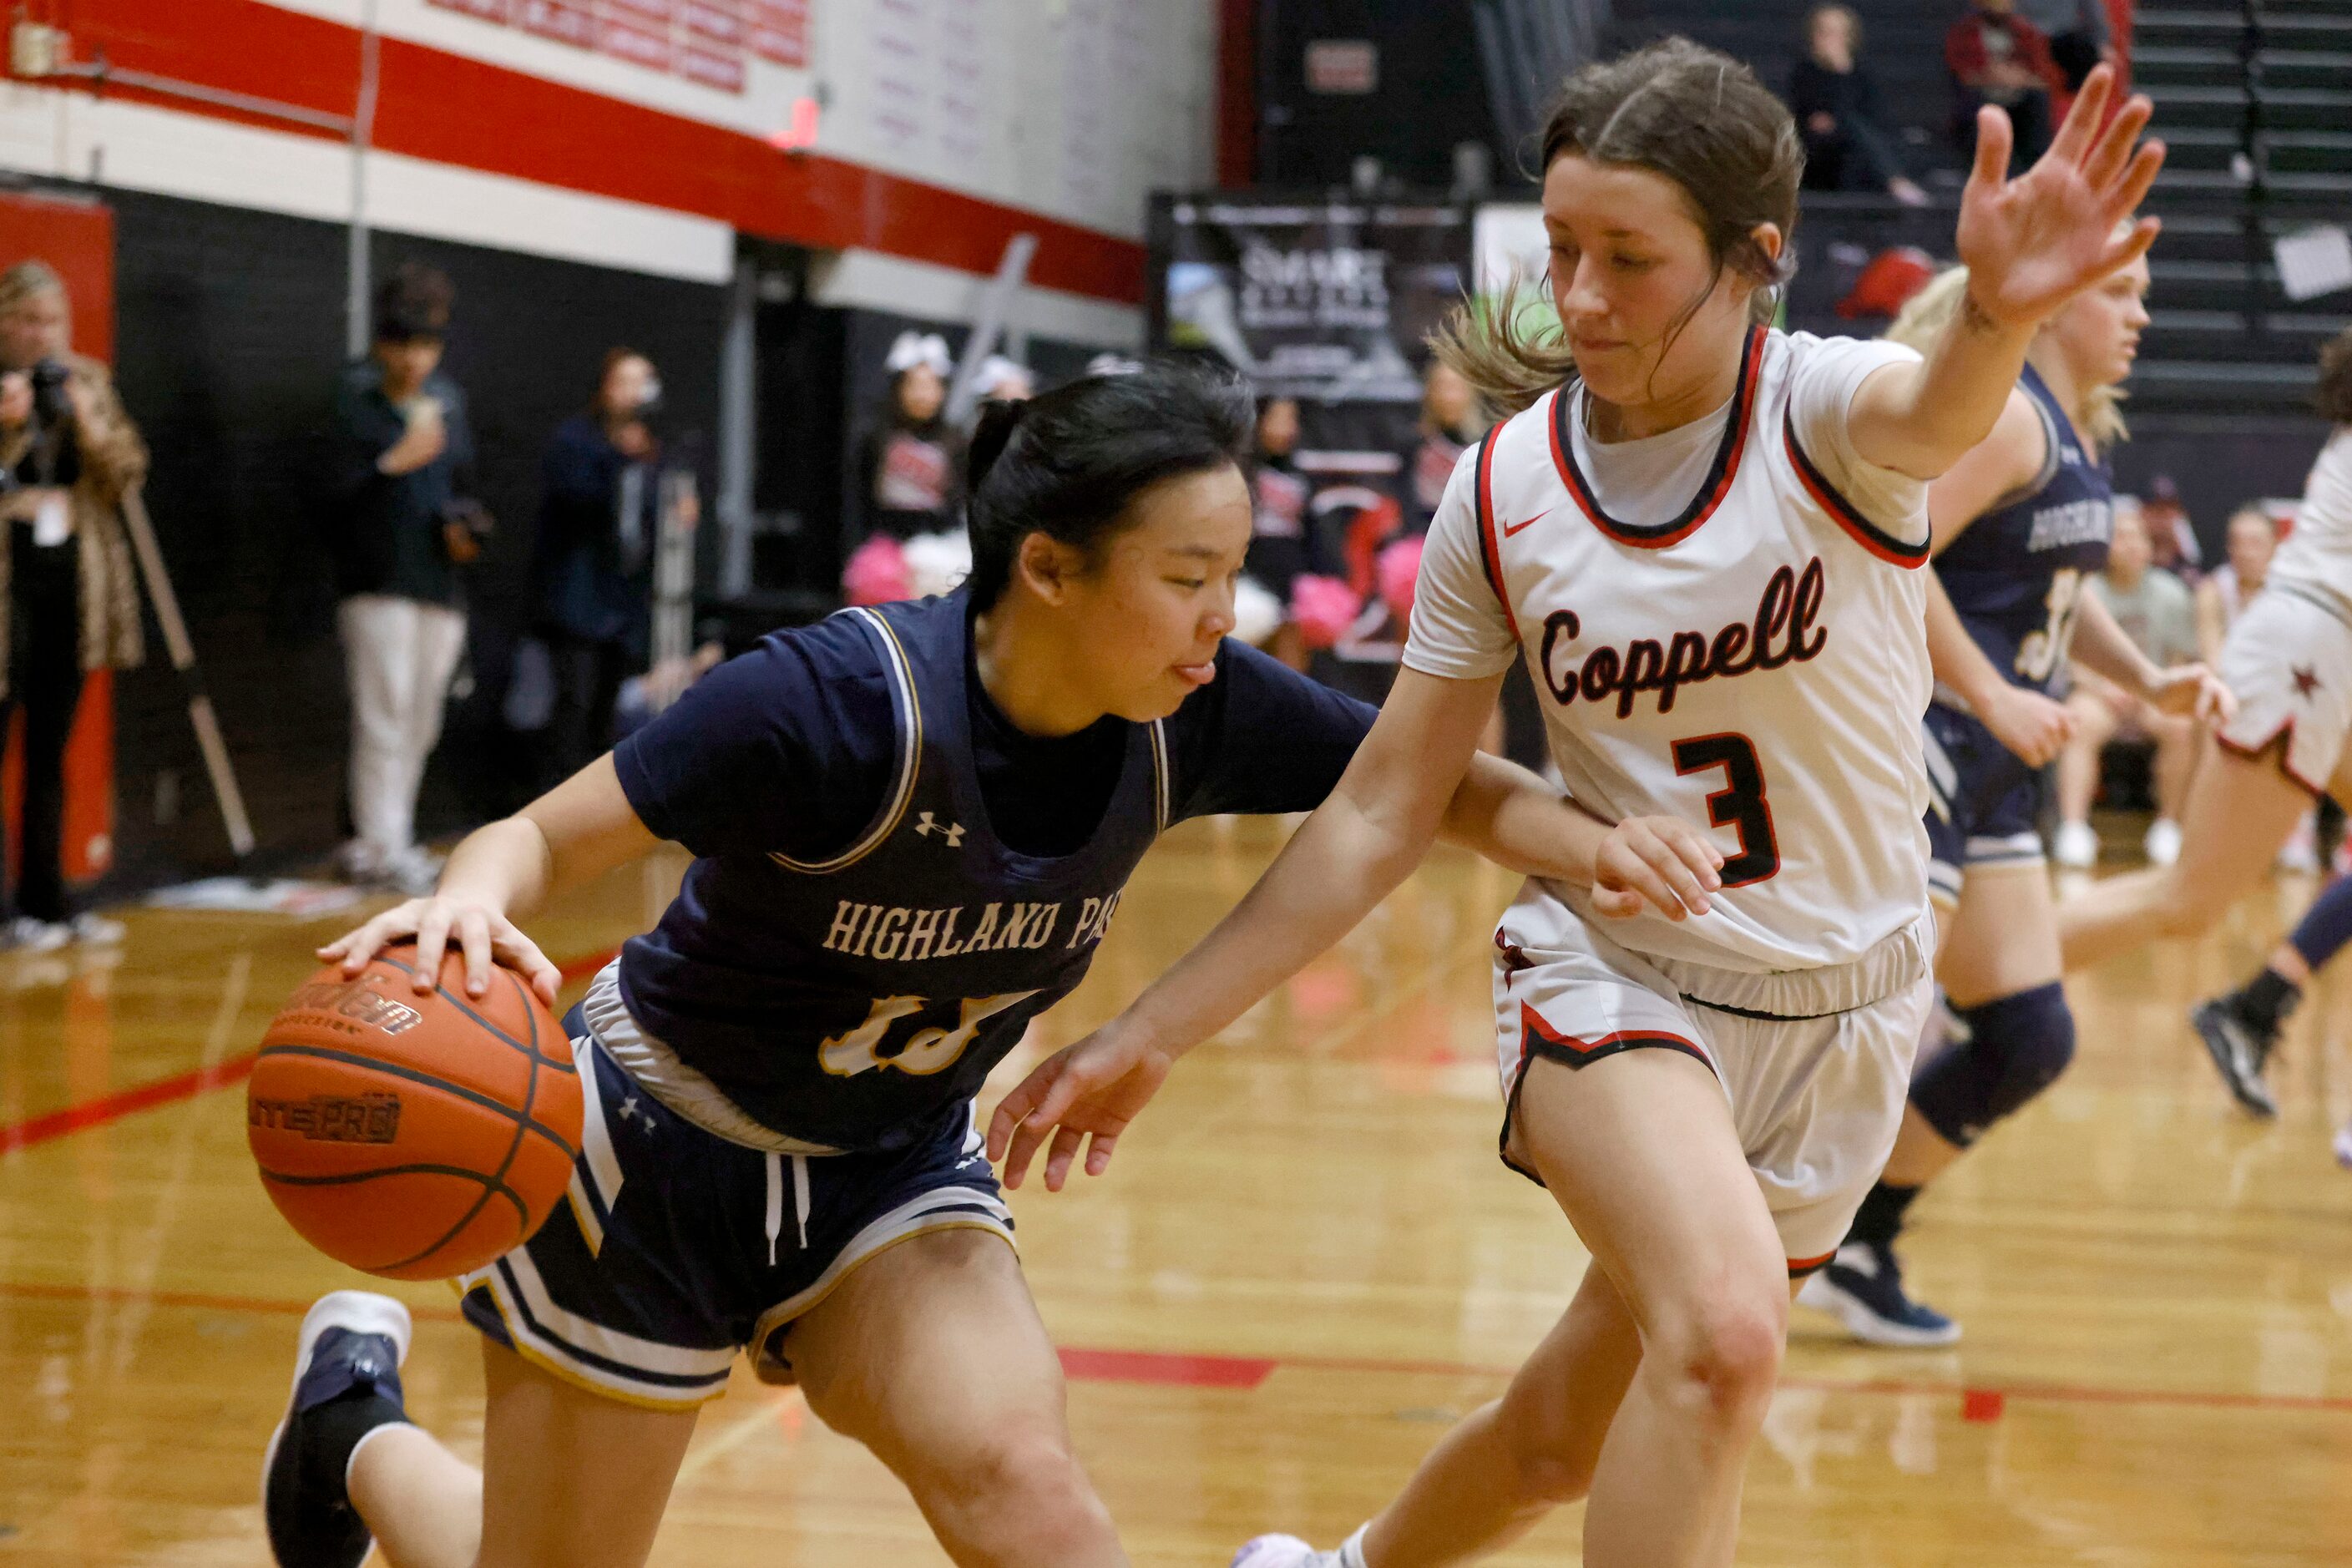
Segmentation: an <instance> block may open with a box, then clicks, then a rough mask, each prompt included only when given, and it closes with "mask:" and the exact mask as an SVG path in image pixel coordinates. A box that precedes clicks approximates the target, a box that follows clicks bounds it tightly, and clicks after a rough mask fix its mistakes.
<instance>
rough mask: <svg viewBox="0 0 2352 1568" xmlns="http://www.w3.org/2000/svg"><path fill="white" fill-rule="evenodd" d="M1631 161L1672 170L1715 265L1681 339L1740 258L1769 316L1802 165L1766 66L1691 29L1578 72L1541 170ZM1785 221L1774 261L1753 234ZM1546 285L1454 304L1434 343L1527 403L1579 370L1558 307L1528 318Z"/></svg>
mask: <svg viewBox="0 0 2352 1568" xmlns="http://www.w3.org/2000/svg"><path fill="white" fill-rule="evenodd" d="M1571 153H1573V154H1576V155H1578V156H1580V157H1584V158H1589V159H1591V161H1592V162H1594V163H1610V164H1614V165H1616V166H1618V167H1620V168H1634V169H1647V170H1648V171H1650V172H1651V173H1652V174H1657V175H1660V176H1662V177H1664V178H1665V179H1667V180H1671V181H1672V182H1674V184H1675V185H1677V186H1679V187H1680V188H1681V190H1682V193H1683V195H1684V196H1685V198H1686V199H1687V200H1688V202H1689V204H1690V209H1691V216H1692V217H1693V218H1694V219H1696V222H1697V223H1698V226H1699V227H1700V228H1701V229H1702V230H1703V231H1705V233H1706V247H1707V253H1708V255H1709V256H1711V257H1712V258H1714V261H1715V273H1714V276H1713V277H1711V278H1709V279H1707V287H1706V292H1703V293H1701V294H1700V295H1699V296H1698V297H1697V298H1696V299H1694V300H1692V301H1691V302H1690V306H1689V308H1688V309H1687V310H1685V311H1684V312H1683V314H1682V316H1681V318H1680V319H1679V320H1677V321H1675V324H1674V327H1673V328H1672V329H1671V330H1670V331H1668V332H1667V334H1666V341H1667V342H1668V343H1670V344H1671V343H1672V342H1674V340H1675V337H1676V336H1678V335H1680V333H1681V331H1682V330H1683V327H1684V326H1685V324H1686V323H1687V322H1688V321H1690V319H1691V317H1692V316H1694V315H1696V314H1697V312H1698V309H1699V307H1700V306H1701V305H1702V304H1704V303H1706V296H1707V294H1709V293H1712V292H1713V291H1714V289H1715V286H1716V284H1717V282H1718V281H1720V280H1721V279H1722V277H1723V274H1724V271H1725V269H1727V268H1729V269H1731V270H1733V271H1737V272H1739V273H1741V274H1743V275H1744V276H1746V277H1748V279H1752V280H1753V281H1754V282H1755V283H1756V284H1757V286H1758V287H1757V292H1756V295H1755V297H1754V299H1753V300H1751V301H1750V302H1749V310H1750V312H1751V313H1752V314H1753V316H1754V318H1755V319H1756V320H1757V321H1759V322H1761V321H1770V320H1771V319H1772V315H1773V312H1774V310H1776V309H1777V307H1778V305H1779V302H1780V301H1779V298H1778V292H1779V289H1780V285H1781V284H1783V283H1786V282H1787V281H1788V280H1789V279H1790V277H1791V276H1792V275H1793V274H1794V272H1795V270H1796V268H1795V262H1794V259H1793V253H1792V252H1791V251H1790V248H1789V247H1788V246H1787V245H1786V243H1785V241H1787V240H1788V239H1789V238H1790V237H1791V236H1793V234H1794V233H1795V230H1796V226H1797V186H1798V184H1799V182H1800V181H1801V179H1802V178H1803V175H1804V171H1805V149H1804V143H1803V142H1801V140H1799V138H1798V136H1797V126H1796V121H1793V120H1791V119H1790V117H1789V111H1788V110H1787V109H1786V108H1785V107H1783V106H1782V104H1781V102H1780V100H1779V99H1777V98H1775V97H1773V96H1772V94H1771V93H1770V92H1769V91H1767V90H1766V89H1765V87H1764V84H1763V83H1761V82H1759V81H1758V80H1757V79H1756V73H1755V72H1754V71H1751V70H1749V69H1748V68H1747V67H1746V66H1744V65H1741V64H1740V63H1739V62H1738V60H1735V59H1733V58H1731V57H1730V56H1728V55H1725V54H1719V53H1717V51H1715V50H1713V49H1708V48H1702V47H1699V46H1698V45H1696V44H1694V43H1692V42H1691V41H1690V40H1689V39H1688V38H1668V39H1666V40H1664V42H1663V43H1656V44H1652V45H1651V46H1650V47H1647V48H1644V49H1639V50H1636V51H1635V52H1634V53H1633V54H1630V55H1622V56H1620V57H1619V58H1616V59H1613V60H1603V61H1600V62H1598V63H1596V64H1593V65H1589V66H1586V67H1585V68H1583V69H1581V70H1580V71H1578V72H1577V73H1576V74H1575V75H1573V76H1571V77H1570V78H1569V79H1568V82H1567V85H1566V86H1564V87H1563V88H1561V89H1560V95H1559V100H1558V101H1557V102H1556V103H1555V104H1554V105H1553V107H1552V111H1551V118H1550V119H1549V121H1546V122H1545V125H1544V131H1543V144H1542V162H1541V163H1540V164H1539V165H1538V174H1539V176H1540V174H1543V173H1549V170H1550V168H1551V166H1552V164H1553V163H1555V162H1557V161H1558V160H1559V159H1560V158H1563V157H1566V156H1568V155H1570V154H1571ZM1768 223H1769V224H1776V225H1778V226H1780V234H1781V237H1782V239H1783V241H1784V244H1783V247H1782V249H1781V253H1780V258H1779V259H1778V260H1776V259H1774V258H1772V257H1771V256H1769V255H1767V254H1766V253H1765V251H1764V248H1763V247H1761V246H1759V244H1757V242H1756V233H1755V231H1756V229H1757V227H1758V226H1759V225H1763V224H1768ZM1538 292H1539V291H1538V289H1537V286H1536V284H1535V282H1534V280H1533V279H1528V278H1527V277H1525V276H1524V275H1522V276H1516V277H1514V278H1513V279H1511V281H1510V283H1509V285H1508V286H1507V287H1506V288H1505V289H1504V290H1503V292H1502V295H1501V296H1500V297H1499V298H1498V299H1496V300H1492V301H1489V302H1486V304H1484V305H1477V304H1465V305H1463V306H1460V307H1457V308H1456V309H1455V310H1454V312H1453V313H1452V314H1451V315H1450V316H1448V317H1447V319H1446V321H1445V322H1444V325H1443V326H1441V327H1439V328H1438V329H1437V331H1434V332H1433V333H1432V334H1431V335H1430V346H1431V347H1432V348H1433V349H1435V350H1436V352H1437V353H1438V354H1439V356H1440V357H1441V358H1443V359H1444V361H1445V363H1448V364H1450V365H1452V366H1453V367H1454V369H1455V370H1457V371H1459V372H1461V373H1462V374H1463V375H1464V376H1465V378H1466V379H1467V380H1468V381H1469V383H1470V384H1471V385H1473V386H1475V387H1476V388H1477V389H1478V391H1479V392H1480V393H1481V394H1482V395H1485V396H1486V399H1487V400H1488V401H1489V402H1490V403H1492V404H1494V405H1496V406H1497V407H1500V408H1503V409H1505V410H1507V411H1510V412H1517V410H1519V409H1522V408H1525V407H1527V406H1528V405H1530V404H1532V403H1534V402H1535V400H1536V399H1537V398H1538V397H1540V396H1542V395H1544V394H1545V393H1547V392H1549V391H1550V390H1551V389H1552V388H1553V387H1555V386H1558V385H1559V384H1561V383H1563V382H1565V381H1567V380H1569V379H1570V378H1571V377H1572V376H1574V374H1576V361H1575V358H1574V356H1573V355H1572V354H1570V353H1569V350H1568V345H1567V344H1566V343H1565V342H1562V341H1561V340H1560V337H1559V319H1558V316H1557V315H1556V314H1555V313H1553V312H1550V311H1546V312H1545V315H1547V316H1549V318H1550V325H1549V327H1541V326H1538V327H1536V328H1534V329H1530V328H1529V327H1528V325H1527V321H1526V317H1527V315H1528V311H1529V309H1530V307H1531V306H1532V305H1533V304H1535V303H1536V300H1534V299H1532V298H1530V296H1533V295H1537V294H1538Z"/></svg>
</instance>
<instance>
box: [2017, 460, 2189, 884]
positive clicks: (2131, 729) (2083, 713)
mask: <svg viewBox="0 0 2352 1568" xmlns="http://www.w3.org/2000/svg"><path fill="white" fill-rule="evenodd" d="M2128 499H2129V498H2127V497H2121V496H2119V497H2117V498H2116V531H2115V537H2114V539H2113V541H2112V542H2110V543H2109V544H2108V546H2107V568H2106V570H2105V572H2102V573H2100V574H2098V575H2097V576H2095V577H2093V578H2091V579H2090V580H2089V581H2088V582H2087V583H2085V584H2084V585H2083V586H2084V592H2086V593H2092V594H2096V595H2098V596H2099V598H2100V600H2101V601H2102V602H2103V603H2105V605H2106V607H2107V611H2108V613H2109V614H2110V615H2112V616H2115V618H2116V626H2120V627H2122V628H2123V633H2124V635H2125V636H2126V637H2129V638H2130V639H2131V640H2132V645H2133V646H2134V647H2137V648H2138V649H2139V650H2140V652H2142V653H2144V654H2146V655H2147V657H2148V658H2150V659H2152V660H2153V661H2155V663H2156V665H2157V666H2158V668H2171V667H2172V666H2174V665H2177V664H2185V663H2187V662H2188V661H2189V660H2190V659H2193V658H2196V657H2197V610H2196V604H2195V600H2194V598H2193V596H2192V595H2190V593H2189V585H2188V584H2185V583H2183V582H2182V581H2181V580H2180V579H2179V578H2178V577H2176V576H2174V575H2173V574H2171V573H2169V572H2167V571H2166V570H2164V568H2162V567H2160V566H2158V565H2155V564H2153V562H2152V552H2151V551H2150V550H2149V547H2148V537H2147V523H2146V521H2144V520H2143V518H2142V517H2141V514H2140V509H2139V508H2138V507H2137V506H2136V505H2126V501H2127V500H2128ZM2066 709H2067V711H2068V712H2069V713H2070V714H2072V715H2073V716H2074V735H2073V737H2072V738H2071V739H2070V740H2068V741H2067V742H2066V748H2065V750H2064V751H2063V752H2059V753H2058V838H2057V842H2056V843H2055V844H2054V845H2053V847H2052V856H2053V858H2054V859H2055V860H2056V861H2057V862H2058V864H2060V865H2061V866H2068V867H2074V868H2084V867H2088V866H2092V865H2095V864H2096V863H2097V861H2098V858H2099V838H2098V835H2097V834H2096V833H2095V832H2093V831H2092V828H2091V797H2092V796H2093V795H2096V794H2097V793H2098V788H2099V753H2100V752H2101V751H2102V750H2103V749H2104V748H2105V746H2106V744H2107V742H2110V741H2117V740H2148V741H2153V742H2156V768H2155V774H2156V776H2155V785H2156V820H2155V821H2154V822H2153V823H2151V824H2149V825H2148V829H2147V838H2146V840H2145V842H2144V845H2143V847H2144V848H2145V849H2146V850H2147V858H2148V861H2149V863H2150V864H2152V865H2157V866H2169V865H2171V864H2172V863H2173V862H2174V861H2175V860H2177V859H2179V858H2180V821H2179V818H2180V805H2181V803H2182V802H2183V801H2184V800H2186V799H2187V798H2188V795H2189V775H2190V774H2191V773H2194V772H2195V771H2196V766H2197V722H2196V721H2195V720H2193V719H2190V718H2188V717H2186V716H2176V715H2173V714H2168V713H2159V712H2158V711H2157V710H2156V709H2155V708H2154V707H2152V706H2150V705H2149V704H2148V703H2147V702H2145V701H2143V700H2140V699H2139V698H2137V697H2134V696H2131V695H2130V694H2128V693H2126V691H2125V690H2124V689H2122V688H2121V687H2119V686H2116V684H2114V683H2113V682H2112V681H2109V680H2106V679H2103V678H2101V677H2099V676H2096V675H2094V674H2092V673H2091V672H2090V671H2089V670H2086V669H2084V668H2081V667H2080V666H2079V665H2078V666H2076V667H2075V669H2074V691H2073V693H2072V694H2070V695H2069V696H2068V697H2067V699H2066Z"/></svg>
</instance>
